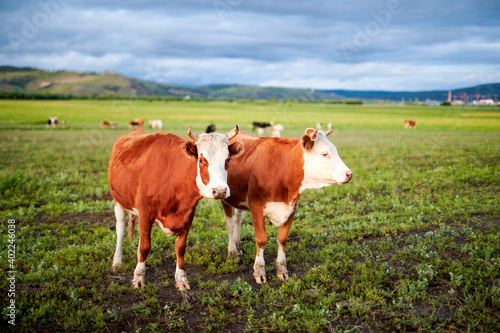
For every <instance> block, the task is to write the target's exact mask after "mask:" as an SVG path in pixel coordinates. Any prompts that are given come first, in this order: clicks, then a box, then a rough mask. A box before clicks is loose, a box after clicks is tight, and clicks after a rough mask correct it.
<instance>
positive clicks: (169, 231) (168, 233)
mask: <svg viewBox="0 0 500 333" xmlns="http://www.w3.org/2000/svg"><path fill="white" fill-rule="evenodd" d="M155 222H156V223H157V224H158V225H159V226H160V229H161V230H162V231H163V233H164V234H165V235H167V236H169V237H170V236H175V235H176V233H174V232H173V231H172V230H170V229H169V228H165V227H164V226H163V224H162V223H161V221H160V220H155Z"/></svg>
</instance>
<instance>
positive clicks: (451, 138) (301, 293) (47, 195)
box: [0, 100, 500, 332]
mask: <svg viewBox="0 0 500 333" xmlns="http://www.w3.org/2000/svg"><path fill="white" fill-rule="evenodd" d="M52 115H56V116H58V117H59V119H60V120H61V119H65V120H66V121H67V126H66V128H60V127H59V128H55V129H47V128H45V122H46V120H47V118H48V117H49V116H52ZM136 117H142V118H144V119H145V120H146V121H147V120H149V119H163V122H164V126H165V127H164V131H168V132H173V133H177V134H180V135H182V136H184V137H187V135H186V131H187V128H188V127H189V126H192V127H193V130H194V131H196V132H201V131H203V130H204V129H205V127H206V126H207V124H208V123H210V122H214V123H215V124H216V125H217V127H218V131H219V132H224V131H228V130H230V129H231V128H232V127H233V126H234V124H238V125H239V126H240V128H242V129H243V130H245V131H251V130H250V124H251V122H252V121H270V120H274V121H275V122H276V123H282V124H284V125H285V132H284V135H285V136H294V137H298V136H300V135H301V133H303V131H304V129H305V128H306V127H314V126H315V124H316V122H317V121H322V122H323V123H324V124H326V123H328V122H332V123H333V124H334V129H335V132H334V134H333V135H332V136H331V140H332V141H333V142H334V143H335V144H336V146H337V148H338V150H339V153H340V155H341V157H342V158H343V160H344V162H345V163H346V164H347V165H348V166H349V167H350V168H351V169H352V170H353V172H354V179H353V180H352V181H351V182H350V183H349V184H347V185H345V186H342V187H339V186H331V187H329V188H325V189H321V190H311V191H306V192H305V193H303V195H302V197H301V199H300V202H299V210H298V212H297V214H296V218H295V221H294V223H293V225H292V228H291V231H290V239H289V243H288V245H287V262H288V269H289V272H290V273H291V276H292V277H291V278H290V279H289V281H287V282H285V283H282V282H281V281H279V280H278V279H277V278H275V277H274V275H275V261H276V253H277V244H276V241H275V239H276V232H277V229H276V228H275V227H273V226H268V227H267V228H268V232H269V234H270V242H269V245H268V247H267V249H266V263H267V265H266V266H267V268H266V269H267V276H268V278H269V280H270V281H269V283H268V284H266V285H262V286H261V285H257V284H255V282H254V281H253V278H252V266H253V261H254V255H255V244H254V240H253V239H254V232H253V227H252V224H251V219H250V218H249V216H248V215H246V216H245V218H244V221H243V225H242V245H243V252H244V254H243V256H242V257H241V258H240V259H239V260H238V259H227V235H226V230H225V227H224V222H223V216H224V215H223V211H222V209H221V206H220V203H218V202H216V201H212V200H207V199H204V200H202V201H201V202H200V204H199V205H198V209H197V212H196V216H195V220H194V223H193V227H192V229H191V232H190V235H189V238H188V248H187V252H186V272H187V275H188V278H189V281H190V284H191V287H192V290H191V291H189V292H188V293H187V294H182V293H180V292H178V291H176V289H175V284H174V271H175V250H174V238H173V237H170V238H168V237H166V236H165V235H164V234H163V233H162V232H161V230H159V228H154V229H153V237H152V239H153V248H152V253H151V255H150V257H149V258H148V260H147V267H148V271H147V276H146V287H145V288H142V289H141V290H133V289H132V288H131V279H132V275H133V270H134V268H135V265H136V250H137V245H138V239H137V236H136V237H135V239H134V243H133V244H131V243H130V242H129V241H128V240H125V242H124V263H123V268H122V269H121V270H120V271H119V272H118V273H113V272H112V271H111V269H110V268H111V264H112V257H113V253H114V248H115V239H116V236H115V229H114V215H113V208H112V206H113V205H112V200H111V197H110V195H109V189H108V185H107V163H108V160H109V154H110V151H111V148H112V145H113V143H114V142H115V141H116V139H117V138H118V137H119V136H120V135H121V134H124V133H127V132H128V131H129V130H128V128H126V122H127V121H128V120H130V119H134V118H136ZM104 119H105V120H116V121H118V124H119V128H118V129H116V130H111V129H101V128H100V127H99V125H100V121H101V120H104ZM405 119H412V120H416V121H417V129H416V130H405V129H403V121H404V120H405ZM499 130H500V112H499V109H498V108H488V107H485V108H479V107H477V108H474V107H465V108H454V107H451V108H445V107H425V106H383V105H364V106H346V105H341V106H337V105H324V104H307V103H292V104H287V103H264V102H254V103H248V102H232V103H228V102H168V103H166V102H159V101H155V102H146V101H99V102H98V101H76V100H72V101H36V102H35V101H8V100H7V101H0V140H1V143H2V144H1V145H0V156H1V159H0V216H1V219H2V224H1V228H0V242H1V243H0V244H2V247H3V250H2V257H1V258H2V259H1V262H0V267H1V268H2V270H1V271H2V273H1V276H0V278H1V280H0V281H1V283H0V285H1V288H2V290H8V289H9V286H10V284H9V281H8V280H7V277H8V276H9V275H8V273H7V271H8V270H9V262H8V260H7V245H8V244H10V243H9V239H12V238H9V233H8V221H9V220H10V219H15V221H16V224H15V225H16V227H15V245H16V256H15V268H16V270H17V271H18V274H17V275H16V283H15V292H16V293H15V302H16V303H15V304H16V327H15V328H16V331H47V330H50V331H89V332H96V331H112V332H121V331H141V332H156V331H158V332H162V331H187V332H191V331H192V332H198V331H288V330H290V331H308V332H323V331H336V332H337V331H338V332H357V331H361V332H377V331H417V330H420V331H438V332H444V331H464V332H465V331H470V332H495V331H499V330H500V282H499V281H500V272H499V267H500V233H499V228H500V202H499V199H498V193H499V192H500V167H499V163H498V161H499V160H500V131H499ZM150 131H151V132H152V130H150ZM4 254H5V255H4ZM10 299H11V298H9V297H8V296H7V293H3V296H2V304H5V305H2V316H1V318H2V320H1V322H0V327H1V328H2V329H8V328H10V326H9V324H8V322H7V321H8V320H9V317H7V314H8V311H7V308H6V305H7V304H8V302H9V301H10Z"/></svg>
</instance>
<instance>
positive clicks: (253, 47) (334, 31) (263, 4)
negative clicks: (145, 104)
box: [0, 0, 500, 91]
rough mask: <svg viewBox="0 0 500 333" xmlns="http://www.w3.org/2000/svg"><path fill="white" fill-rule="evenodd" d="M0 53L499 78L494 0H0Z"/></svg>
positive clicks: (100, 64)
mask: <svg viewBox="0 0 500 333" xmlns="http://www.w3.org/2000/svg"><path fill="white" fill-rule="evenodd" d="M0 22H1V23H0V64H1V65H14V66H31V67H38V68H42V69H46V70H60V69H67V70H76V71H96V72H103V71H113V72H118V73H121V74H124V75H127V76H129V77H134V78H140V79H146V80H151V81H157V82H163V83H174V84H183V85H194V86H196V85H205V84H217V83H238V84H252V85H261V86H284V87H297V88H315V89H355V90H393V91H401V90H410V91H411V90H430V89H453V88H462V87H467V86H473V85H478V84H486V83H492V82H500V1H498V0H480V1H473V0H469V1H462V0H440V1H436V0H351V1H337V0H333V1H327V0H324V1H316V0H312V1H305V0H300V1H299V0H287V1H281V0H280V1H277V0H274V1H271V0H267V1H265V0H163V1H154V0H149V1H141V0H123V1H107V0H88V1H83V0H82V1H77V0H35V1H31V0H23V1H18V0H2V1H1V2H0Z"/></svg>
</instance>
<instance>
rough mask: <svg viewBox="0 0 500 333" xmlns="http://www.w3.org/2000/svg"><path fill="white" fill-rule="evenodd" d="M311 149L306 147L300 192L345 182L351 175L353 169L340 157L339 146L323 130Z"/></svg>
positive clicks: (318, 134)
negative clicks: (349, 174)
mask: <svg viewBox="0 0 500 333" xmlns="http://www.w3.org/2000/svg"><path fill="white" fill-rule="evenodd" d="M313 142H314V146H313V147H312V148H311V149H304V180H303V181H302V185H301V187H300V192H301V193H302V191H304V190H306V189H316V188H322V187H325V186H329V185H332V184H339V185H342V184H345V183H347V182H348V181H349V180H351V177H349V176H348V175H347V174H348V173H351V170H350V169H349V168H348V167H347V166H346V165H345V164H344V162H343V161H342V159H341V158H340V157H339V154H338V152H337V148H336V147H335V145H334V144H333V143H331V142H330V141H329V140H328V139H327V138H326V135H325V133H324V132H323V131H318V133H317V135H316V138H315V139H314V140H313ZM351 175H352V173H351Z"/></svg>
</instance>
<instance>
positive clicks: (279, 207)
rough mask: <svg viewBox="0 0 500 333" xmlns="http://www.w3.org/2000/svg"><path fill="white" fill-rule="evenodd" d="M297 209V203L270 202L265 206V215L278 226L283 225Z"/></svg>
mask: <svg viewBox="0 0 500 333" xmlns="http://www.w3.org/2000/svg"><path fill="white" fill-rule="evenodd" d="M294 209H295V203H294V202H292V203H290V204H286V203H284V202H268V203H267V204H266V206H265V207H264V216H265V217H267V218H268V219H269V221H271V223H272V224H274V225H275V226H277V227H281V226H282V225H283V224H285V222H286V221H287V220H288V218H289V217H290V215H291V214H292V213H293V211H294Z"/></svg>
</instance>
